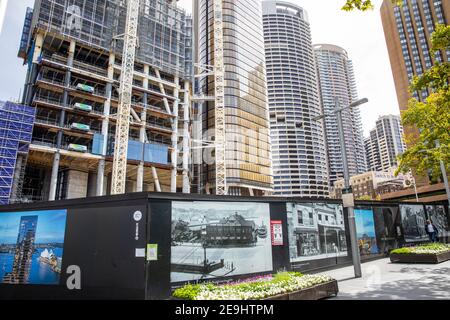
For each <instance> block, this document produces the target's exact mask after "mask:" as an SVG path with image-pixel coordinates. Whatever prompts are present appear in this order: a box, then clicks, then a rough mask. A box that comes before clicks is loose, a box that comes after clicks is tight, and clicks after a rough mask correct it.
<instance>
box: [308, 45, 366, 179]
mask: <svg viewBox="0 0 450 320" xmlns="http://www.w3.org/2000/svg"><path fill="white" fill-rule="evenodd" d="M314 52H315V56H316V65H317V70H318V76H319V85H320V91H321V98H322V108H323V111H324V113H329V112H333V111H334V110H335V108H336V104H337V102H339V104H340V106H342V107H346V106H349V105H350V104H351V103H352V102H355V101H356V100H357V98H358V94H357V91H356V82H355V75H354V71H353V64H352V61H351V60H349V58H348V54H347V52H346V51H345V50H344V49H342V48H340V47H338V46H335V45H330V44H318V45H315V46H314ZM342 117H343V125H344V136H345V142H346V149H347V159H348V169H349V173H350V176H354V175H357V174H360V173H364V172H366V169H367V165H366V157H365V152H364V140H363V132H362V123H361V114H360V111H359V109H358V108H353V109H349V110H346V111H344V112H343V113H342ZM324 121H325V133H326V134H325V136H326V142H327V151H328V167H329V173H330V184H331V186H332V185H333V184H334V182H335V181H336V180H338V179H339V178H342V177H343V160H342V151H341V146H340V140H339V130H338V123H337V117H326V118H325V120H324Z"/></svg>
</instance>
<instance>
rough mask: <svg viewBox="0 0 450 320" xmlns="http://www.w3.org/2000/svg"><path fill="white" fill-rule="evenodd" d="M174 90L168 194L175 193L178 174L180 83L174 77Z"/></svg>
mask: <svg viewBox="0 0 450 320" xmlns="http://www.w3.org/2000/svg"><path fill="white" fill-rule="evenodd" d="M175 85H176V87H175V90H174V92H173V95H174V98H175V101H174V103H173V116H174V119H173V123H172V156H171V158H172V175H171V180H170V192H172V193H176V192H177V174H178V107H179V104H180V99H179V94H180V81H179V78H178V77H175Z"/></svg>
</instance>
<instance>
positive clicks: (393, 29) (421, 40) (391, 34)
mask: <svg viewBox="0 0 450 320" xmlns="http://www.w3.org/2000/svg"><path fill="white" fill-rule="evenodd" d="M381 19H382V22H383V28H384V33H385V38H386V44H387V48H388V51H389V57H390V60H391V66H392V74H393V76H394V82H395V87H396V90H397V98H398V103H399V106H400V110H402V111H403V110H407V109H408V100H409V99H410V98H412V97H414V98H416V99H418V100H419V101H424V100H425V99H426V98H427V97H428V94H429V93H428V92H427V91H426V90H424V91H422V92H414V93H413V95H411V94H410V92H409V85H410V83H411V81H412V79H413V77H414V76H420V75H422V74H423V73H424V71H426V70H427V69H429V68H431V67H432V65H433V59H435V60H436V61H438V62H443V61H450V50H447V51H445V52H444V51H442V52H436V53H435V57H434V58H433V57H432V52H431V35H432V34H433V32H434V30H435V29H436V24H444V25H448V24H449V23H450V1H448V0H403V5H402V6H398V5H394V4H392V2H391V1H390V0H384V2H383V5H382V6H381ZM404 129H405V133H406V135H407V136H411V137H414V136H415V135H418V129H417V128H415V127H410V126H408V127H405V128H404ZM411 143H414V142H411ZM416 183H417V185H419V186H420V185H427V184H428V183H429V179H428V177H424V176H422V177H416Z"/></svg>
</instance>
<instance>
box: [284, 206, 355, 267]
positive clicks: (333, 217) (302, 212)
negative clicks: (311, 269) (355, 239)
mask: <svg viewBox="0 0 450 320" xmlns="http://www.w3.org/2000/svg"><path fill="white" fill-rule="evenodd" d="M287 213H288V233H289V255H290V259H291V262H301V261H309V260H318V259H326V258H335V257H342V256H347V255H348V253H347V241H346V235H345V223H344V214H343V207H342V205H340V204H326V203H308V204H303V203H302V204H295V203H288V204H287Z"/></svg>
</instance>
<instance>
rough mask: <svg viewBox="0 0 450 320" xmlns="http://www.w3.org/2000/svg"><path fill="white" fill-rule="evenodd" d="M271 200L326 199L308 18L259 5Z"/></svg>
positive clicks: (280, 6) (277, 4)
mask: <svg viewBox="0 0 450 320" xmlns="http://www.w3.org/2000/svg"><path fill="white" fill-rule="evenodd" d="M263 22H264V38H265V48H266V65H267V84H268V90H269V109H270V125H271V139H272V158H273V167H274V182H275V195H278V196H302V197H328V196H329V186H328V183H329V182H328V171H327V156H326V147H325V135H324V129H323V125H322V123H321V122H317V121H314V120H313V118H315V117H317V116H319V115H320V114H321V108H320V96H319V88H318V83H317V73H316V69H315V63H314V53H313V47H312V40H311V30H310V25H309V22H308V15H307V12H306V11H305V10H303V9H302V8H301V7H299V6H296V5H293V4H289V3H286V2H282V1H264V2H263Z"/></svg>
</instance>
